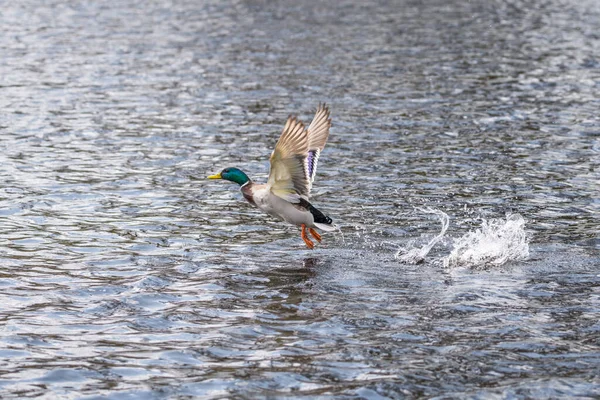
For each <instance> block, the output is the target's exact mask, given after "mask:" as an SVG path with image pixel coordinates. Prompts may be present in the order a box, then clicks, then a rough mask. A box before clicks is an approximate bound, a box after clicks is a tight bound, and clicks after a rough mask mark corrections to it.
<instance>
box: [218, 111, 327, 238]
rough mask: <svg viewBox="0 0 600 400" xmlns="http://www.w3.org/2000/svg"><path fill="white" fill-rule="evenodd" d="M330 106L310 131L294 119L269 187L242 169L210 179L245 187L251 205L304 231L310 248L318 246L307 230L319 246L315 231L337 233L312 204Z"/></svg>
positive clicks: (277, 149) (283, 137)
mask: <svg viewBox="0 0 600 400" xmlns="http://www.w3.org/2000/svg"><path fill="white" fill-rule="evenodd" d="M329 114H330V113H329V108H328V107H327V105H326V104H319V107H318V108H317V112H316V114H315V116H314V118H313V120H312V122H311V123H310V125H309V126H308V128H306V127H305V126H304V124H303V123H302V122H301V121H299V120H298V119H297V118H296V117H293V116H290V117H289V118H288V120H287V122H286V123H285V127H284V128H283V131H282V132H281V136H280V137H279V141H277V144H276V145H275V150H273V153H272V154H271V159H270V162H271V169H270V171H269V179H268V180H267V183H266V184H260V183H256V182H253V181H252V180H251V179H250V178H249V177H248V175H246V174H245V173H244V172H243V171H242V170H240V169H239V168H234V167H230V168H225V169H224V170H222V171H221V172H219V173H218V174H215V175H211V176H209V177H208V178H209V179H225V180H227V181H231V182H235V183H237V184H239V185H240V186H241V188H240V190H241V192H242V195H243V196H244V198H245V199H246V200H248V202H249V203H250V204H252V205H254V206H256V207H258V208H260V209H261V210H263V211H264V212H266V213H267V214H269V215H271V216H273V217H276V218H279V219H282V220H284V221H286V222H289V223H290V224H294V225H296V226H299V227H301V228H302V232H301V237H302V240H304V243H306V246H307V247H308V248H309V249H312V248H314V247H315V245H314V243H313V242H312V241H311V240H310V238H309V237H308V234H307V231H308V232H309V233H310V234H311V236H312V237H313V238H315V239H316V240H317V241H318V242H319V243H320V242H321V235H320V234H319V233H318V232H317V231H316V230H315V229H316V228H317V229H321V230H323V231H334V230H335V229H336V228H335V226H334V225H333V223H332V221H331V218H329V217H328V216H326V215H325V214H323V213H322V212H321V211H319V210H318V209H317V208H315V207H314V206H313V205H312V204H311V203H309V202H308V199H309V197H310V190H311V188H312V184H313V182H314V180H315V174H316V172H317V162H318V161H319V155H320V154H321V151H322V150H323V148H324V147H325V143H327V138H328V137H329V128H330V127H331V118H330V117H329Z"/></svg>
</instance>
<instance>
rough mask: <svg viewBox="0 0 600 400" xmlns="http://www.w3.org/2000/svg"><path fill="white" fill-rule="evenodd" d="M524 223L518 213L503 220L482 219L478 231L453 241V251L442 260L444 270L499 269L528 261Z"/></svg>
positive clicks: (527, 244)
mask: <svg viewBox="0 0 600 400" xmlns="http://www.w3.org/2000/svg"><path fill="white" fill-rule="evenodd" d="M525 222H526V221H525V219H523V217H522V216H521V215H519V214H508V215H507V216H506V220H503V219H492V220H490V221H485V220H484V221H483V224H482V226H481V229H477V230H476V231H475V232H469V233H467V234H466V235H464V236H462V237H461V238H458V239H455V240H454V246H453V249H452V252H451V253H450V255H449V256H447V257H445V258H444V260H443V262H444V267H445V268H449V267H459V266H460V267H481V266H486V265H493V266H500V265H503V264H505V263H507V262H509V261H519V260H525V259H527V258H528V257H529V243H528V239H529V238H528V236H527V233H526V232H525Z"/></svg>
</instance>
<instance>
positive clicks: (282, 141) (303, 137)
mask: <svg viewBox="0 0 600 400" xmlns="http://www.w3.org/2000/svg"><path fill="white" fill-rule="evenodd" d="M311 126H312V124H311ZM308 148H309V140H308V131H307V130H306V128H305V127H304V124H303V123H302V122H300V121H299V120H298V119H297V118H296V117H289V118H288V120H287V122H286V123H285V127H284V128H283V132H281V136H280V137H279V140H278V141H277V144H276V145H275V150H273V153H272V154H271V159H270V161H271V170H270V172H269V180H268V181H267V186H268V187H269V189H270V190H271V192H272V193H273V194H275V195H276V196H279V197H281V198H282V199H284V200H287V201H289V202H292V203H298V202H299V201H300V199H301V198H304V199H308V195H309V193H310V182H309V178H308V176H309V175H308V169H307V167H306V159H307V156H308V153H309V152H308Z"/></svg>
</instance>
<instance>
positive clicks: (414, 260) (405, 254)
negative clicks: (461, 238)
mask: <svg viewBox="0 0 600 400" xmlns="http://www.w3.org/2000/svg"><path fill="white" fill-rule="evenodd" d="M416 210H418V211H421V212H424V213H425V214H435V215H437V216H438V217H439V218H440V222H441V223H442V230H441V231H440V233H439V234H438V235H437V236H436V237H434V238H433V239H431V240H430V241H429V243H427V244H426V245H425V246H423V247H420V248H418V247H415V248H413V249H410V250H405V249H400V250H398V251H397V252H396V255H395V256H394V257H395V258H396V259H397V260H400V261H401V262H403V263H406V264H418V263H420V262H423V261H424V260H425V257H426V256H427V254H429V252H430V251H431V249H432V248H433V246H435V244H436V243H437V242H439V241H440V240H442V238H443V237H444V235H445V234H446V231H447V230H448V225H450V218H449V217H448V214H446V213H445V212H443V211H440V210H435V209H433V208H417V209H416Z"/></svg>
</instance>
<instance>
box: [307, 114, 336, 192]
mask: <svg viewBox="0 0 600 400" xmlns="http://www.w3.org/2000/svg"><path fill="white" fill-rule="evenodd" d="M329 128H331V118H330V111H329V107H327V104H325V103H323V104H321V103H319V107H317V112H316V113H315V116H314V118H313V120H312V122H311V123H310V125H309V127H308V156H307V158H306V169H307V170H308V181H309V192H310V189H311V188H312V183H313V182H314V180H315V175H316V174H317V164H318V162H319V156H320V155H321V151H322V150H323V149H324V148H325V144H326V143H327V138H329Z"/></svg>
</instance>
